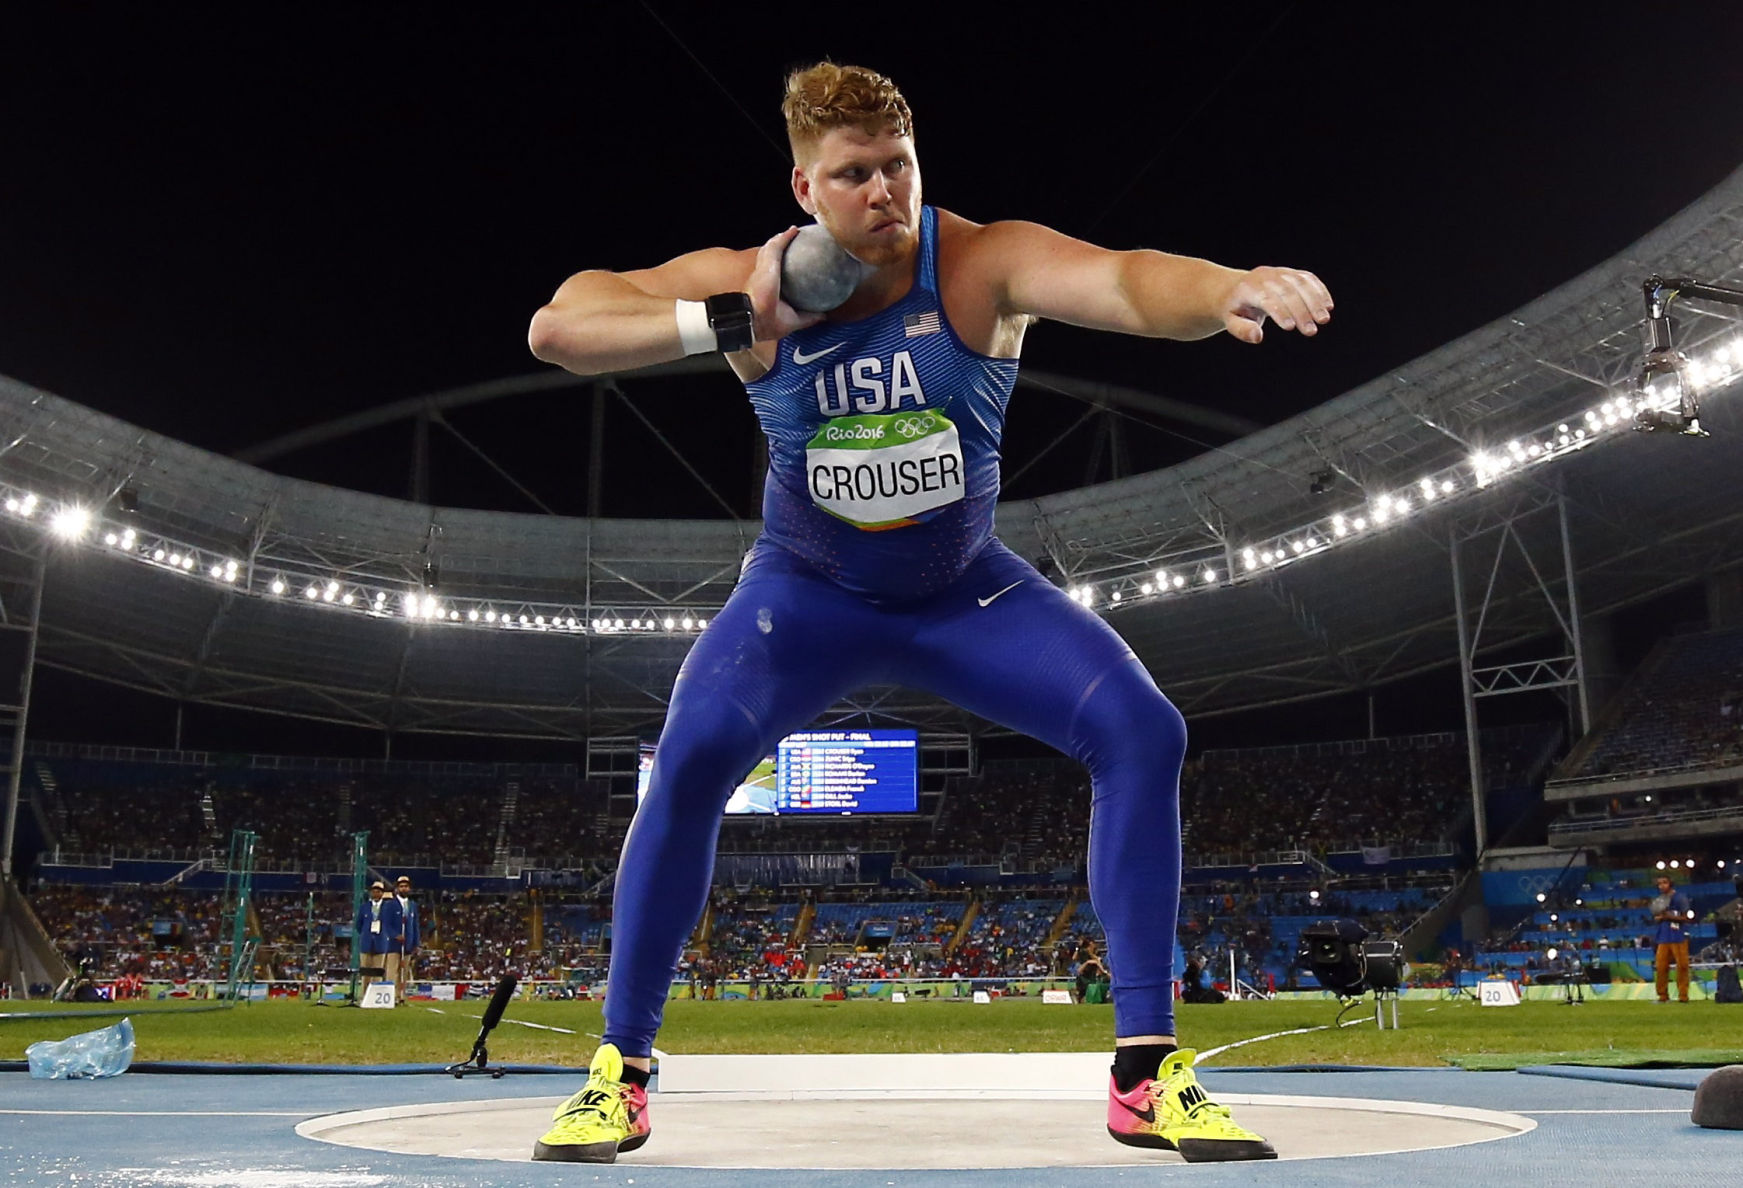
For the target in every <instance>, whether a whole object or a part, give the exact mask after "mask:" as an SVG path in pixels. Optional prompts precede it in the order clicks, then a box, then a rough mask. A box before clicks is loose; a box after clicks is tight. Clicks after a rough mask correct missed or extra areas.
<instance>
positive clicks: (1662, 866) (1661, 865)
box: [1658, 858, 1664, 870]
mask: <svg viewBox="0 0 1743 1188" xmlns="http://www.w3.org/2000/svg"><path fill="white" fill-rule="evenodd" d="M1658 869H1659V870H1663V869H1664V859H1662V858H1660V859H1659V860H1658Z"/></svg>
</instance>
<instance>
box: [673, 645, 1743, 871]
mask: <svg viewBox="0 0 1743 1188" xmlns="http://www.w3.org/2000/svg"><path fill="white" fill-rule="evenodd" d="M695 625H696V620H694V619H692V618H691V617H690V616H689V615H685V616H684V630H686V631H688V630H690V628H692V627H694V626H695ZM1719 865H1720V866H1723V865H1725V864H1724V863H1723V862H1721V863H1719Z"/></svg>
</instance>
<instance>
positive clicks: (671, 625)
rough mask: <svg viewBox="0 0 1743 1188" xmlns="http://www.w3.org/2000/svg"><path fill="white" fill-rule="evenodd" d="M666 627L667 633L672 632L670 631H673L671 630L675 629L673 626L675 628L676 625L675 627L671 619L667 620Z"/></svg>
mask: <svg viewBox="0 0 1743 1188" xmlns="http://www.w3.org/2000/svg"><path fill="white" fill-rule="evenodd" d="M665 625H666V630H667V631H670V630H671V629H672V628H673V626H674V625H675V624H673V622H672V620H670V619H667V620H666V624H665Z"/></svg>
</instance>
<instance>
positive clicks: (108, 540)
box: [103, 532, 121, 545]
mask: <svg viewBox="0 0 1743 1188" xmlns="http://www.w3.org/2000/svg"><path fill="white" fill-rule="evenodd" d="M103 543H104V544H106V545H116V544H120V543H121V538H120V537H119V536H116V535H115V534H114V533H113V532H111V533H109V534H108V535H106V536H104V537H103Z"/></svg>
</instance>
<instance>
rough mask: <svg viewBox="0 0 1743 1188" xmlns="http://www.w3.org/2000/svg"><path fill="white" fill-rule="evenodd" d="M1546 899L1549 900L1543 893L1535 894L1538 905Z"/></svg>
mask: <svg viewBox="0 0 1743 1188" xmlns="http://www.w3.org/2000/svg"><path fill="white" fill-rule="evenodd" d="M1548 898H1549V897H1548V896H1547V895H1545V894H1544V893H1543V892H1541V891H1539V892H1538V893H1537V902H1538V903H1542V902H1543V901H1544V900H1545V899H1548Z"/></svg>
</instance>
